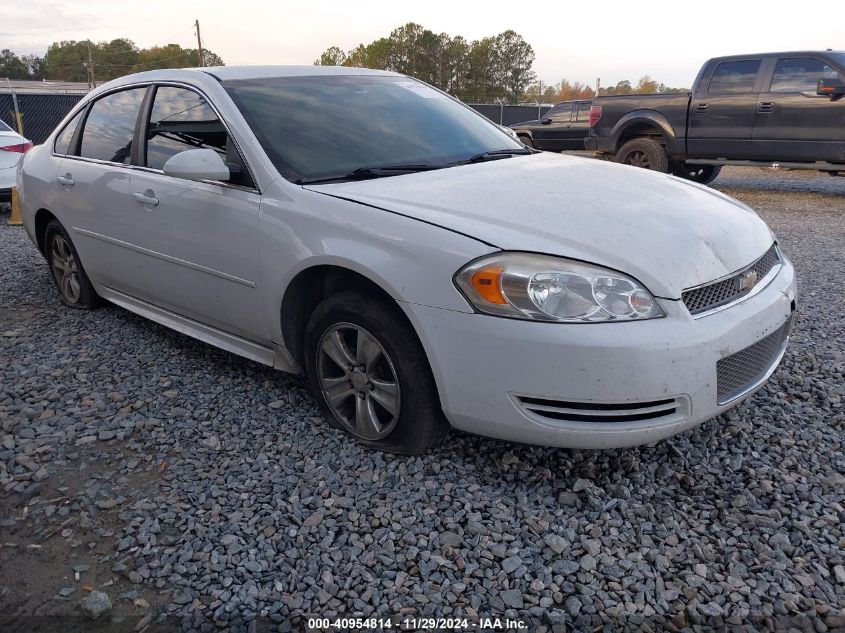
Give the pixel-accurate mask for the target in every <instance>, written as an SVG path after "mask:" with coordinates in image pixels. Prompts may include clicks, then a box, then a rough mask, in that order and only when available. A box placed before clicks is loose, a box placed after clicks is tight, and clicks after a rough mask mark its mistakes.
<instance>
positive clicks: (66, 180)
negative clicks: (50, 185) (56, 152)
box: [56, 174, 76, 187]
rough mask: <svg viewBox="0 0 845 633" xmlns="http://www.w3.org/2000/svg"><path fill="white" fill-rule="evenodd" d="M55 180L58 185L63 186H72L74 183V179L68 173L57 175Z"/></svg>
mask: <svg viewBox="0 0 845 633" xmlns="http://www.w3.org/2000/svg"><path fill="white" fill-rule="evenodd" d="M56 182H57V183H59V184H60V185H64V186H65V187H73V186H74V185H75V184H76V181H75V180H74V179H73V177H72V176H71V175H70V174H67V175H65V176H57V177H56Z"/></svg>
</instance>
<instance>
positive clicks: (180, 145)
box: [147, 86, 255, 187]
mask: <svg viewBox="0 0 845 633" xmlns="http://www.w3.org/2000/svg"><path fill="white" fill-rule="evenodd" d="M188 149H211V150H214V151H215V152H217V153H218V154H220V158H222V159H223V162H225V163H226V164H227V165H228V166H229V170H230V171H231V172H232V177H231V178H230V179H229V181H228V182H230V183H231V184H236V185H243V186H246V187H254V186H255V185H254V183H253V182H252V180H251V179H250V177H249V172H248V171H247V169H246V165H245V163H244V161H243V160H242V159H241V157H240V154H239V153H238V150H237V148H236V147H235V144H234V143H232V142H231V139H229V135H228V133H227V132H226V127H225V126H224V125H223V123H222V122H221V121H220V119H218V118H217V115H216V114H215V113H214V110H213V109H212V108H211V106H210V105H209V104H208V102H207V101H206V100H205V99H203V98H202V97H201V96H200V95H199V94H197V93H196V92H194V91H193V90H188V89H186V88H178V87H176V86H159V87H158V88H157V89H156V94H155V99H154V100H153V108H152V112H151V113H150V124H149V126H148V127H147V167H150V168H152V169H162V168H163V167H164V163H166V162H167V160H168V159H169V158H170V157H171V156H173V155H174V154H178V153H179V152H184V151H185V150H188Z"/></svg>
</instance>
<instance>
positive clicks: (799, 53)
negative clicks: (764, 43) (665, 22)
mask: <svg viewBox="0 0 845 633" xmlns="http://www.w3.org/2000/svg"><path fill="white" fill-rule="evenodd" d="M832 53H833V54H838V55H845V52H843V51H834V50H823V51H781V52H775V53H747V54H743V55H726V56H724V57H714V58H713V59H712V60H711V61H717V60H718V61H722V60H727V59H748V58H749V57H756V58H769V57H795V56H800V57H803V56H805V55H830V54H832Z"/></svg>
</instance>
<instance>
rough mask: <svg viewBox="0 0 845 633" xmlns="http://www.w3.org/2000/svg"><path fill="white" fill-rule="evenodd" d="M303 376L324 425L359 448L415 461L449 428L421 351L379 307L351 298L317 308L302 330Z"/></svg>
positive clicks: (398, 318)
mask: <svg viewBox="0 0 845 633" xmlns="http://www.w3.org/2000/svg"><path fill="white" fill-rule="evenodd" d="M305 371H306V374H307V375H308V380H309V382H310V383H311V389H312V391H313V392H314V395H315V397H316V398H317V401H318V402H319V404H320V407H321V409H322V410H323V413H324V415H325V417H326V418H327V419H328V421H329V422H330V424H332V426H334V427H336V428H339V429H341V430H343V431H345V432H346V433H348V434H349V435H351V436H353V437H354V438H355V439H356V440H357V441H358V442H360V443H361V444H364V445H365V446H368V447H371V448H375V449H378V450H382V451H387V452H391V453H400V454H405V455H419V454H422V453H425V452H427V451H428V450H429V449H431V448H432V447H434V446H435V445H437V444H438V443H439V442H440V441H441V440H442V439H443V437H444V435H445V434H446V431H447V430H448V428H449V427H448V423H447V422H446V420H445V418H444V416H443V412H442V410H441V408H440V400H439V398H438V395H437V388H436V386H435V383H434V377H433V376H432V373H431V368H430V367H429V365H428V360H427V358H426V355H425V351H424V350H423V347H422V345H421V344H420V342H419V339H418V338H417V336H416V333H415V332H414V331H413V329H412V328H411V326H410V324H408V322H407V321H406V320H405V319H404V318H402V315H401V313H400V312H399V309H398V308H397V307H396V306H392V305H388V304H387V303H386V302H383V301H378V300H376V301H373V300H372V299H371V298H368V297H365V296H364V295H362V294H360V293H357V292H344V293H340V294H337V295H334V296H332V297H329V298H328V299H326V300H324V301H323V302H322V303H321V304H320V305H319V306H317V308H316V309H315V310H314V313H313V314H312V315H311V318H310V319H309V321H308V325H307V326H306V329H305Z"/></svg>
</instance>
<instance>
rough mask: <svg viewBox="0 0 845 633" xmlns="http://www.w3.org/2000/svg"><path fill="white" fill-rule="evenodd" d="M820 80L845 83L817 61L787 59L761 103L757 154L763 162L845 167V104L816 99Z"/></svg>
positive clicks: (780, 61)
mask: <svg viewBox="0 0 845 633" xmlns="http://www.w3.org/2000/svg"><path fill="white" fill-rule="evenodd" d="M821 79H841V80H842V81H845V78H843V77H841V76H840V73H838V72H837V71H836V70H835V69H834V68H832V67H831V66H829V65H828V64H826V63H825V62H823V61H822V60H820V59H817V58H815V57H782V58H780V59H778V60H777V62H776V63H775V64H774V68H773V70H772V73H771V80H770V81H767V82H766V84H765V89H766V92H761V93H760V96H759V98H758V101H757V113H756V115H755V118H754V134H753V143H752V148H753V150H754V155H755V156H756V157H758V158H760V159H762V160H772V161H775V160H780V161H790V160H791V161H817V160H821V161H834V162H843V161H845V100H843V99H831V98H830V97H827V96H819V95H817V94H816V86H817V85H818V83H819V80H821Z"/></svg>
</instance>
